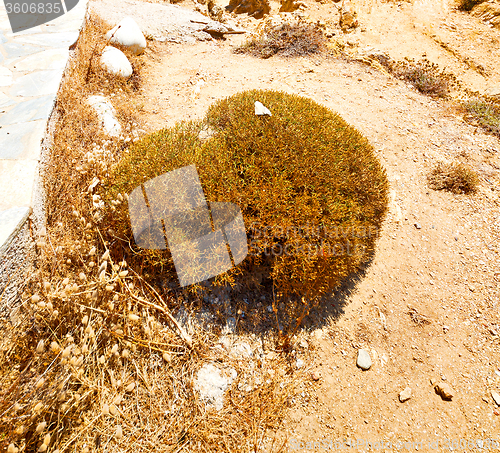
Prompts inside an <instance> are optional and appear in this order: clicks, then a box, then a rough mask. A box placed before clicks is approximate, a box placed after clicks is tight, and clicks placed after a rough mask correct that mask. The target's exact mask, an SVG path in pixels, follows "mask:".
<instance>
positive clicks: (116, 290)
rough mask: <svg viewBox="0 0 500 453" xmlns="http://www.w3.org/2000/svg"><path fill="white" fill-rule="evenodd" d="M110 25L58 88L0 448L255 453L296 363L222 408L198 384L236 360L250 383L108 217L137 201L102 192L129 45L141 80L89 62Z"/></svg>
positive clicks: (10, 345)
mask: <svg viewBox="0 0 500 453" xmlns="http://www.w3.org/2000/svg"><path fill="white" fill-rule="evenodd" d="M110 28H111V27H110V26H109V25H107V24H105V23H103V22H102V21H100V20H98V19H96V18H91V19H90V20H88V21H87V22H86V24H85V28H84V30H83V32H82V33H81V36H80V38H79V40H78V45H77V48H76V54H75V58H74V59H73V60H72V61H71V63H70V66H69V68H68V72H67V73H66V77H65V79H64V82H63V85H62V87H61V91H60V93H59V96H58V101H57V105H56V110H55V112H56V114H57V121H56V124H55V130H54V142H53V145H52V147H51V149H50V150H49V153H48V154H49V155H48V156H47V157H46V159H47V160H46V161H45V162H44V173H43V182H44V188H45V192H46V199H45V204H46V209H47V215H48V218H47V224H46V227H44V228H42V230H41V231H38V232H37V238H36V241H37V261H36V265H35V268H34V269H33V271H32V273H31V275H30V278H29V281H28V282H27V290H26V293H25V294H24V295H23V297H22V304H21V305H20V306H19V307H17V308H16V310H15V311H14V312H12V313H11V316H10V319H8V320H7V319H2V320H0V329H1V330H2V336H1V337H0V433H1V434H0V451H9V452H15V451H23V452H30V453H34V452H43V451H60V452H65V451H78V452H90V451H100V450H103V449H104V450H106V451H109V452H118V451H119V452H134V453H136V452H148V453H150V452H165V451H171V450H172V451H175V450H181V449H183V448H185V449H186V450H187V451H192V452H197V451H203V452H207V451H208V452H214V453H215V452H220V451H224V450H228V451H229V450H230V451H235V452H246V451H250V450H251V449H252V448H253V447H255V450H257V445H258V443H259V441H260V440H261V439H262V438H263V437H266V436H267V437H269V436H271V437H272V430H273V429H276V427H277V426H278V425H279V424H280V422H281V420H282V419H283V416H284V413H285V411H286V408H287V405H288V400H289V395H290V393H291V392H293V388H294V384H293V379H292V377H291V375H290V376H289V375H285V373H284V371H287V370H288V364H287V363H286V362H285V360H284V358H278V359H277V360H275V361H273V362H267V363H266V365H265V366H261V367H260V368H259V373H260V374H261V375H262V379H261V380H260V382H259V383H258V384H257V385H255V386H254V391H252V392H249V393H244V394H243V393H241V394H240V393H238V392H236V390H233V389H232V391H233V394H232V396H231V399H228V400H227V401H226V404H225V406H224V408H223V411H222V412H221V413H217V412H214V411H212V410H210V409H209V408H208V410H207V408H206V407H205V404H204V403H203V402H201V401H199V397H198V395H197V393H196V392H195V391H194V390H193V385H192V382H193V376H194V375H195V373H196V371H197V370H198V369H199V368H200V367H201V366H202V365H203V364H204V363H205V362H207V361H209V360H212V359H214V360H216V359H220V360H227V362H228V365H230V366H232V367H233V368H234V369H236V370H237V371H238V373H239V376H240V379H243V376H244V372H245V367H247V366H248V364H247V363H245V362H244V361H241V360H238V359H230V358H228V357H227V354H226V355H223V354H221V357H214V354H213V352H212V351H211V349H210V347H211V345H213V344H214V343H215V342H216V341H217V339H218V338H217V336H216V335H215V333H213V332H211V331H209V330H206V331H203V330H196V331H194V332H190V333H187V332H186V331H185V329H184V327H183V326H182V325H180V324H179V322H177V321H176V320H175V318H174V317H173V316H172V314H171V310H172V309H175V308H176V307H178V306H179V305H180V303H181V301H182V299H184V298H183V297H181V298H180V299H178V298H177V297H176V296H175V294H172V293H170V292H165V291H163V290H162V288H161V287H155V286H153V283H154V282H152V281H151V282H148V281H147V280H146V279H145V278H144V277H145V276H144V275H143V273H142V268H141V263H140V262H139V263H138V264H137V261H136V260H134V254H133V252H131V250H130V248H129V247H127V246H126V245H124V244H122V242H120V241H119V240H117V239H116V238H115V233H114V231H112V229H111V226H112V225H111V224H108V223H106V219H108V218H112V215H113V212H115V211H117V210H118V209H119V208H120V207H121V206H123V205H125V204H126V197H125V194H124V195H122V194H120V193H116V194H115V197H114V198H113V199H110V200H108V199H106V198H105V196H104V194H103V193H102V192H99V191H100V190H102V189H101V186H102V185H103V184H106V180H107V178H108V173H109V169H110V167H111V166H112V165H113V163H114V162H115V160H116V159H117V158H118V157H119V155H120V153H121V152H122V151H123V149H124V148H125V147H126V146H127V143H130V141H131V139H132V136H133V134H132V132H134V131H132V127H135V126H136V123H135V120H134V118H133V117H131V116H130V113H129V112H130V111H131V110H133V109H132V108H131V102H132V101H131V100H130V99H131V98H133V94H134V93H135V92H136V91H137V90H138V89H139V88H140V86H139V83H140V75H139V74H140V68H141V57H134V56H132V55H129V58H130V59H131V61H132V63H133V66H134V70H135V71H136V74H137V75H136V76H135V78H132V79H130V80H123V79H119V78H113V77H111V76H110V75H109V74H106V73H104V72H103V71H101V69H100V68H99V67H98V66H97V64H96V60H95V61H94V64H92V67H91V69H90V71H89V69H88V68H89V62H90V60H91V56H92V55H93V54H94V56H98V52H99V51H100V49H102V48H103V47H104V45H105V44H106V42H105V39H104V33H105V32H106V31H107V30H108V29H110ZM96 48H97V53H94V50H95V49H96ZM93 94H105V95H110V94H114V97H113V98H112V99H113V104H114V106H115V108H116V110H117V113H118V117H119V118H120V120H121V122H122V125H124V128H125V130H124V134H123V136H122V137H120V138H117V139H112V140H111V139H108V138H106V137H105V136H103V134H102V130H101V125H100V124H99V122H98V120H97V117H96V116H95V114H94V112H93V111H92V110H90V108H89V107H88V106H87V104H86V99H87V97H88V96H89V95H93ZM132 264H134V266H132ZM135 266H137V267H135ZM181 296H182V295H181ZM271 370H273V371H274V370H276V373H275V374H272V373H270V371H271Z"/></svg>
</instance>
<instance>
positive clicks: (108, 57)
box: [101, 46, 134, 78]
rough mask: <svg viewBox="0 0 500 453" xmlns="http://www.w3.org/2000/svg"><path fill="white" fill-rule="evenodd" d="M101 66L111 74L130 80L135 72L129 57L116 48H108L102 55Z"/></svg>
mask: <svg viewBox="0 0 500 453" xmlns="http://www.w3.org/2000/svg"><path fill="white" fill-rule="evenodd" d="M101 65H102V66H103V67H104V68H105V69H106V70H107V71H108V72H110V73H111V74H114V75H117V76H120V77H125V78H128V77H130V76H131V75H132V73H133V72H134V70H133V69H132V65H131V64H130V61H128V58H127V56H126V55H125V54H124V53H123V52H122V51H121V50H119V49H117V48H116V47H111V46H106V47H105V48H104V51H103V52H102V55H101Z"/></svg>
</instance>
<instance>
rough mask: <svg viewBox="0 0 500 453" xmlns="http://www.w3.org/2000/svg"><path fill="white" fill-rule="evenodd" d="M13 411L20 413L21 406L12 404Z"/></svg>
mask: <svg viewBox="0 0 500 453" xmlns="http://www.w3.org/2000/svg"><path fill="white" fill-rule="evenodd" d="M14 410H15V411H16V412H18V411H20V410H21V405H20V404H19V403H16V404H14Z"/></svg>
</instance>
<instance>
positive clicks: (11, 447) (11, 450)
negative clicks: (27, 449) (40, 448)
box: [7, 444, 19, 453]
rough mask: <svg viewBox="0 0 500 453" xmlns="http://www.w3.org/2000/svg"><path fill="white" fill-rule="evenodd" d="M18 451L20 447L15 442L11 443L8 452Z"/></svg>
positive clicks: (14, 452) (15, 452)
mask: <svg viewBox="0 0 500 453" xmlns="http://www.w3.org/2000/svg"><path fill="white" fill-rule="evenodd" d="M18 451H19V449H18V448H17V447H16V446H15V445H14V444H10V445H9V446H8V447H7V453H17V452H18Z"/></svg>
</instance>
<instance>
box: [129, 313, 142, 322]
mask: <svg viewBox="0 0 500 453" xmlns="http://www.w3.org/2000/svg"><path fill="white" fill-rule="evenodd" d="M128 319H130V321H139V319H141V318H140V317H139V316H137V315H135V314H134V313H130V314H129V315H128Z"/></svg>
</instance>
